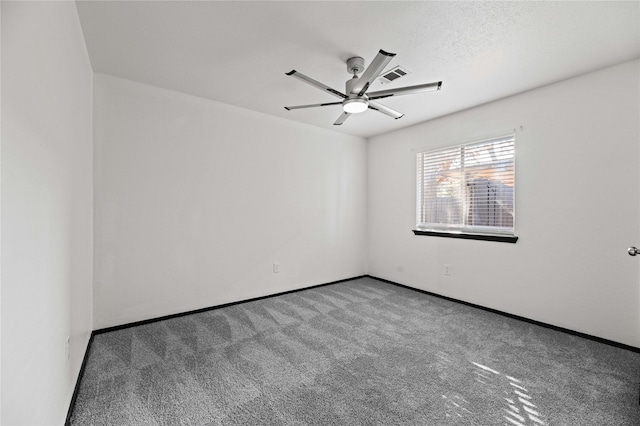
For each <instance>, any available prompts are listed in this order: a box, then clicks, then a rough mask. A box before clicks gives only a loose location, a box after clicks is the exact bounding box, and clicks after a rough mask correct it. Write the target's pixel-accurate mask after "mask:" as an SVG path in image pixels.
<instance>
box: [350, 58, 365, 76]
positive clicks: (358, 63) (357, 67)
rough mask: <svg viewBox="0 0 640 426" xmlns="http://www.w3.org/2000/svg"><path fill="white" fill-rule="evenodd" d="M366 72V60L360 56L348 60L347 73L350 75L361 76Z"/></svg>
mask: <svg viewBox="0 0 640 426" xmlns="http://www.w3.org/2000/svg"><path fill="white" fill-rule="evenodd" d="M362 71H364V59H363V58H361V57H360V56H354V57H353V58H349V59H347V72H348V73H349V74H359V73H361V72H362Z"/></svg>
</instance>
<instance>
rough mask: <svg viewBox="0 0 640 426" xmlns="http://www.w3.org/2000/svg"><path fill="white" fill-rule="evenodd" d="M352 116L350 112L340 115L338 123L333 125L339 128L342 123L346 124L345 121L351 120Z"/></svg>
mask: <svg viewBox="0 0 640 426" xmlns="http://www.w3.org/2000/svg"><path fill="white" fill-rule="evenodd" d="M350 115H351V114H350V113H348V112H343V113H342V114H340V117H338V119H337V120H336V122H335V123H333V125H334V126H339V125H341V124H342V123H344V122H345V120H346V119H347V118H349V116H350Z"/></svg>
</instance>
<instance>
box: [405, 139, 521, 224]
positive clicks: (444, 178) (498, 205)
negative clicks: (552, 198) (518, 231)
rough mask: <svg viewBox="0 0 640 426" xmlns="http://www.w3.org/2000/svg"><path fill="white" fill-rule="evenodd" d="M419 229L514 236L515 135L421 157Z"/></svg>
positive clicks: (418, 189)
mask: <svg viewBox="0 0 640 426" xmlns="http://www.w3.org/2000/svg"><path fill="white" fill-rule="evenodd" d="M417 184H418V185H417V227H418V230H433V231H449V232H469V233H478V234H500V235H513V232H514V204H515V203H514V201H515V136H514V135H508V136H503V137H499V138H492V139H488V140H483V141H479V142H474V143H470V144H465V145H458V146H454V147H449V148H445V149H439V150H436V151H428V152H421V153H418V154H417Z"/></svg>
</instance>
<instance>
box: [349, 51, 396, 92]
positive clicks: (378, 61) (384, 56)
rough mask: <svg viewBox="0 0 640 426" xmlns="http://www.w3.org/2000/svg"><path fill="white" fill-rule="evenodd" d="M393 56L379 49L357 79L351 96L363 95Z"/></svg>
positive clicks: (393, 54)
mask: <svg viewBox="0 0 640 426" xmlns="http://www.w3.org/2000/svg"><path fill="white" fill-rule="evenodd" d="M394 56H396V54H395V53H388V52H385V51H384V50H382V49H380V51H379V52H378V54H377V55H376V57H375V58H373V61H371V63H370V64H369V66H368V67H367V69H366V70H364V72H363V73H362V75H361V76H360V79H358V82H357V83H356V84H355V86H353V89H352V90H351V94H352V95H358V96H362V95H364V93H365V92H366V91H367V89H368V88H369V86H370V85H371V83H373V81H374V80H375V79H376V78H377V77H378V76H379V75H380V73H381V72H382V70H384V67H386V66H387V64H388V63H389V61H391V60H392V59H393V57H394Z"/></svg>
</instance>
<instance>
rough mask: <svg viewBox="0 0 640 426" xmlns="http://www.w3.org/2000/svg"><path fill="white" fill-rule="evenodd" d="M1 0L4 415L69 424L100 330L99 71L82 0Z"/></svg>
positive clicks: (12, 420)
mask: <svg viewBox="0 0 640 426" xmlns="http://www.w3.org/2000/svg"><path fill="white" fill-rule="evenodd" d="M1 7H2V179H1V182H2V188H1V189H2V192H1V194H2V195H1V200H2V203H1V204H2V277H1V278H2V419H1V422H2V424H6V425H18V424H28V425H36V424H37V425H45V424H46V425H49V424H62V423H64V419H65V416H66V414H67V409H68V407H69V402H70V399H71V394H72V392H73V388H74V386H75V381H76V378H77V377H78V372H79V369H80V364H81V362H82V357H83V356H84V351H85V348H86V345H87V342H88V339H89V334H90V331H91V329H92V245H93V242H92V239H93V235H92V220H93V219H92V215H93V207H92V201H93V200H92V142H91V140H92V113H91V109H92V79H93V73H92V70H91V66H90V63H89V59H88V55H87V51H86V47H85V44H84V38H83V36H82V30H81V28H80V23H79V20H78V15H77V12H76V8H75V3H73V2H51V3H49V2H43V3H35V2H16V3H13V2H4V1H3V2H2V6H1ZM67 336H70V337H71V351H70V355H71V358H70V362H69V363H68V362H67V360H66V353H65V352H66V351H65V340H66V338H67Z"/></svg>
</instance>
